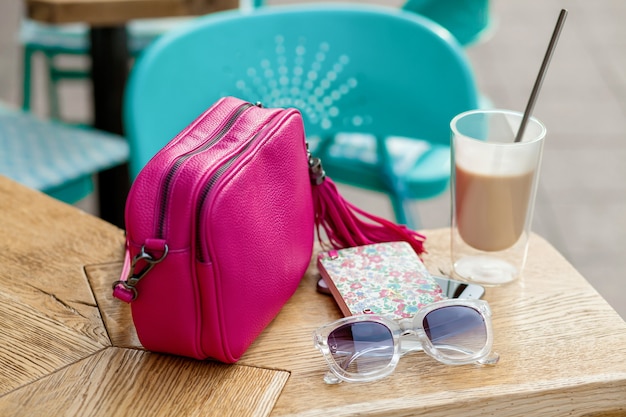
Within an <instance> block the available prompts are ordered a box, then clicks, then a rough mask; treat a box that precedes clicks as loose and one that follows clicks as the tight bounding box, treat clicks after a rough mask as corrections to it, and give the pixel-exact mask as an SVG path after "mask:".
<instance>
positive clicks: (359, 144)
mask: <svg viewBox="0 0 626 417" xmlns="http://www.w3.org/2000/svg"><path fill="white" fill-rule="evenodd" d="M226 95H232V96H236V97H239V98H242V99H245V100H248V101H251V102H256V101H260V102H262V103H263V105H264V106H266V107H275V106H278V107H291V106H293V107H297V108H299V109H300V110H301V112H302V115H303V117H304V123H305V129H306V132H307V138H308V140H309V143H310V145H311V148H312V150H313V153H314V154H315V155H317V156H319V157H321V158H322V162H323V164H324V168H325V169H326V172H327V173H328V174H329V175H330V176H331V177H332V178H333V179H334V180H335V181H337V182H344V183H347V184H351V185H354V186H357V187H361V188H365V189H369V190H374V191H379V192H383V193H386V194H388V195H389V197H390V199H391V202H392V205H393V208H394V213H395V215H396V220H397V221H398V222H400V223H405V224H408V225H409V226H414V225H415V224H416V222H413V221H412V220H413V218H412V217H411V215H410V214H409V213H410V212H409V210H408V203H409V202H410V201H411V200H420V199H427V198H432V197H435V196H437V195H439V194H441V193H442V192H443V191H444V190H446V188H447V186H448V183H449V177H450V147H449V142H450V139H449V137H450V133H449V123H450V120H451V119H452V118H453V117H454V116H455V115H456V114H458V113H460V112H462V111H465V110H469V109H474V108H477V100H478V98H477V93H476V85H475V81H474V78H473V75H472V72H471V69H470V66H469V63H468V60H467V58H466V56H465V55H464V53H463V50H462V49H461V47H460V46H459V44H458V43H457V42H456V40H455V39H454V38H453V37H452V36H451V35H450V34H449V32H447V31H446V30H445V29H443V28H442V27H440V26H438V25H437V24H435V23H433V22H432V21H430V20H427V19H425V18H423V17H420V16H418V15H416V14H414V13H410V12H406V11H403V10H397V9H391V8H383V7H374V6H363V5H359V4H354V3H353V4H319V3H318V4H306V5H297V6H293V5H292V6H276V7H265V8H259V9H256V10H254V11H253V12H250V13H244V14H242V13H240V12H238V11H231V12H222V13H215V14H212V15H208V16H204V17H201V18H198V19H196V20H194V21H193V22H190V23H188V24H186V25H185V26H184V27H181V28H178V29H175V30H173V31H172V32H169V33H168V34H166V35H165V36H163V37H161V38H160V39H159V40H158V41H156V42H155V43H153V44H151V45H150V46H149V47H148V48H147V49H146V50H145V51H144V53H143V54H142V56H141V57H140V58H139V60H138V61H137V63H136V64H135V66H134V67H133V69H132V71H131V75H130V78H129V83H128V85H127V89H126V96H125V105H124V123H125V132H126V135H127V138H128V140H129V144H130V147H131V155H130V169H131V176H132V177H134V176H136V175H137V173H138V172H139V170H140V169H141V168H142V167H143V166H144V165H145V164H146V162H147V161H148V160H149V159H150V158H151V157H152V156H153V155H154V154H155V153H156V152H157V151H158V150H159V149H160V148H161V147H163V146H164V145H165V144H166V143H167V142H168V141H169V140H170V139H172V138H173V137H174V136H175V135H176V134H177V133H178V132H179V131H180V130H182V129H183V128H184V127H185V126H186V125H188V124H189V123H190V122H191V121H192V120H193V119H194V118H195V117H197V116H198V115H199V114H200V113H201V112H202V111H204V110H205V109H206V108H208V107H209V106H210V105H211V104H213V103H214V102H215V101H216V100H217V99H219V98H220V97H222V96H226Z"/></svg>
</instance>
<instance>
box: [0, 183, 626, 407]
mask: <svg viewBox="0 0 626 417" xmlns="http://www.w3.org/2000/svg"><path fill="white" fill-rule="evenodd" d="M0 211H1V212H2V216H0V230H1V231H2V239H1V240H0V265H1V266H2V268H1V269H0V327H1V332H0V364H1V365H2V366H1V367H0V415H2V416H37V415H70V416H74V415H77V416H78V415H80V416H83V415H88V416H91V415H93V416H100V415H102V416H104V415H130V416H135V415H137V416H153V415H219V416H222V415H224V416H225V415H267V414H268V413H271V414H272V415H274V416H290V415H301V416H319V415H333V416H354V415H374V416H408V415H411V416H420V415H428V416H435V417H437V416H457V415H458V416H470V417H472V416H484V415H496V416H504V417H507V416H513V417H517V416H565V415H567V416H581V417H582V416H584V417H592V416H594V417H600V416H604V417H617V416H624V415H626V323H625V322H624V321H623V320H622V319H621V318H620V317H619V316H618V315H617V313H615V312H614V311H613V310H612V309H611V307H610V306H609V305H608V304H607V303H606V302H605V301H604V300H603V299H602V298H601V297H600V296H599V295H598V293H597V292H596V291H595V290H594V289H593V288H592V287H591V286H590V285H589V284H588V283H587V282H586V280H585V279H584V278H583V277H582V276H581V275H580V274H579V273H578V272H577V271H576V270H575V269H574V268H573V267H572V266H571V265H570V264H569V263H568V262H567V261H566V260H565V259H564V258H563V257H562V256H561V255H560V254H559V253H558V252H557V251H556V250H555V249H554V248H553V247H552V246H551V245H550V244H549V243H548V242H546V241H545V240H544V239H542V238H541V237H539V236H536V235H533V236H532V238H531V246H530V252H529V262H528V265H527V268H526V270H525V272H524V276H523V277H522V278H521V279H520V280H518V281H516V282H514V283H512V284H509V285H507V286H502V287H494V288H488V289H487V291H486V294H485V297H484V298H485V299H487V300H488V301H489V302H490V305H491V307H492V310H493V313H494V316H493V324H494V331H495V342H494V348H495V350H496V351H498V352H499V353H500V355H501V360H500V362H499V363H498V364H497V365H496V366H493V367H478V366H473V365H466V366H446V365H443V364H440V363H438V362H437V361H435V360H434V359H432V358H430V357H428V356H427V355H425V354H424V353H421V352H416V353H412V354H409V355H406V356H405V357H403V358H402V359H401V360H400V363H399V364H398V367H397V368H396V370H395V372H394V373H393V374H392V375H391V376H389V377H387V378H385V379H384V380H381V381H378V382H374V383H367V384H349V383H342V384H339V385H334V386H328V385H325V384H324V383H323V380H322V378H323V375H324V373H325V372H326V371H327V365H326V363H325V361H324V359H323V358H322V356H321V354H320V353H319V352H317V351H316V350H315V349H314V348H313V343H312V332H313V330H314V329H315V328H317V327H318V326H320V325H322V324H325V323H327V322H330V321H332V320H335V319H337V318H339V317H340V311H339V309H338V308H337V306H336V305H335V303H334V301H333V300H332V298H331V297H329V296H327V295H324V294H320V293H318V292H317V291H316V290H315V284H316V282H317V279H318V275H317V270H316V266H315V263H314V261H312V262H311V266H310V268H309V271H308V272H307V274H306V275H305V276H304V277H303V279H302V282H301V284H300V286H299V288H298V290H297V291H296V293H295V295H294V296H293V297H292V299H291V300H290V301H289V302H288V303H287V304H286V305H285V307H284V308H283V309H282V311H281V312H280V314H279V315H278V316H277V317H276V318H275V320H274V321H273V322H272V323H271V324H270V325H269V326H268V328H267V329H266V330H265V331H264V332H263V333H262V334H261V335H260V337H259V338H258V339H257V340H256V341H255V342H254V343H253V345H252V346H251V347H250V349H249V350H248V352H246V354H245V355H244V356H243V358H242V359H241V360H240V362H239V363H238V364H237V365H222V364H217V363H214V362H211V361H195V360H191V359H185V358H179V357H174V356H167V355H160V354H155V353H149V352H146V351H144V350H143V349H141V345H140V343H139V341H138V339H137V336H136V334H135V331H134V327H133V325H132V318H131V316H130V309H129V308H128V306H127V305H126V304H124V303H121V302H118V301H116V300H113V298H112V297H111V283H112V282H113V281H114V280H116V279H118V277H119V273H120V270H121V261H122V258H123V243H124V236H123V233H122V232H121V231H120V230H118V229H116V228H115V227H113V226H111V225H109V224H107V223H105V222H102V221H100V220H99V219H96V218H93V217H91V216H89V215H86V214H84V213H82V212H80V211H78V210H76V209H75V208H73V207H70V206H66V205H64V204H62V203H59V202H57V201H54V200H52V199H50V198H48V197H46V196H44V195H42V194H39V193H37V192H34V191H30V190H27V189H25V188H24V187H21V186H18V185H17V184H15V183H13V182H11V181H9V180H6V179H5V178H2V177H0ZM424 233H425V234H426V235H427V237H428V239H427V250H428V254H427V255H425V256H424V262H425V264H426V265H427V267H428V268H429V269H430V270H431V271H433V272H436V271H438V270H439V269H440V268H441V269H444V270H445V269H447V268H449V260H448V255H447V254H448V250H449V249H448V242H449V237H448V233H449V232H448V230H447V229H441V230H427V231H424Z"/></svg>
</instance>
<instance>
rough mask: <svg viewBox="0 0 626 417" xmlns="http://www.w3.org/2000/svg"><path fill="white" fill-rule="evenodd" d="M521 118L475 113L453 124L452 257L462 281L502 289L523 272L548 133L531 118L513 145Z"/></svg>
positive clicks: (505, 112) (502, 113)
mask: <svg viewBox="0 0 626 417" xmlns="http://www.w3.org/2000/svg"><path fill="white" fill-rule="evenodd" d="M522 116H523V115H522V114H521V113H517V112H513V111H508V110H474V111H469V112H465V113H461V114H459V115H458V116H456V117H455V118H454V119H453V120H452V122H451V123H450V126H451V130H452V187H451V194H452V229H451V233H452V236H451V254H452V264H453V268H454V274H455V275H457V276H458V277H460V278H462V279H464V280H467V281H472V282H476V283H480V284H482V285H499V284H505V283H508V282H511V281H513V280H515V279H516V278H517V277H519V276H520V274H521V272H522V269H523V268H524V264H525V262H526V256H527V251H528V238H529V234H530V229H531V223H532V215H533V209H534V203H535V195H536V192H537V182H538V179H539V167H540V164H541V155H542V150H543V142H544V138H545V135H546V129H545V127H544V125H543V124H542V123H541V122H540V121H538V120H537V119H535V118H530V119H529V120H528V124H527V126H526V129H525V131H524V135H523V138H521V140H520V141H515V137H516V135H517V131H518V129H519V126H520V122H521V120H522Z"/></svg>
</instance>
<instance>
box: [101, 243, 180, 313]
mask: <svg viewBox="0 0 626 417" xmlns="http://www.w3.org/2000/svg"><path fill="white" fill-rule="evenodd" d="M168 251H169V248H168V246H167V244H166V245H165V246H164V248H163V254H162V255H161V256H160V257H158V258H155V257H154V256H152V255H151V254H149V253H148V252H146V246H145V245H144V246H142V247H141V251H140V252H139V253H138V254H137V255H135V256H134V257H133V260H132V262H131V266H130V270H129V271H128V277H127V278H126V280H119V281H115V282H114V283H113V293H114V295H115V296H116V297H117V298H119V299H121V300H123V301H126V302H131V301H134V300H135V299H136V298H137V288H135V286H136V285H137V283H138V282H139V281H140V280H141V279H142V278H143V277H145V276H146V274H147V273H148V272H150V270H151V269H152V268H154V266H155V265H156V264H158V263H159V262H161V261H163V259H165V257H166V256H167V253H168ZM120 292H121V293H120Z"/></svg>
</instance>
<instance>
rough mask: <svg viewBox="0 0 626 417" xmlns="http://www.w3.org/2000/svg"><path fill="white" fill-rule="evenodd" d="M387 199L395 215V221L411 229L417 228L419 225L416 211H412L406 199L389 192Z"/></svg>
mask: <svg viewBox="0 0 626 417" xmlns="http://www.w3.org/2000/svg"><path fill="white" fill-rule="evenodd" d="M389 199H390V200H391V207H392V208H393V213H394V215H395V217H396V223H398V224H404V225H406V226H407V227H408V228H409V229H411V230H417V229H418V228H419V227H420V221H419V216H418V215H417V213H413V212H412V210H411V208H410V207H409V203H408V201H406V200H405V199H404V198H402V197H401V196H399V195H398V194H395V193H393V194H389Z"/></svg>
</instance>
